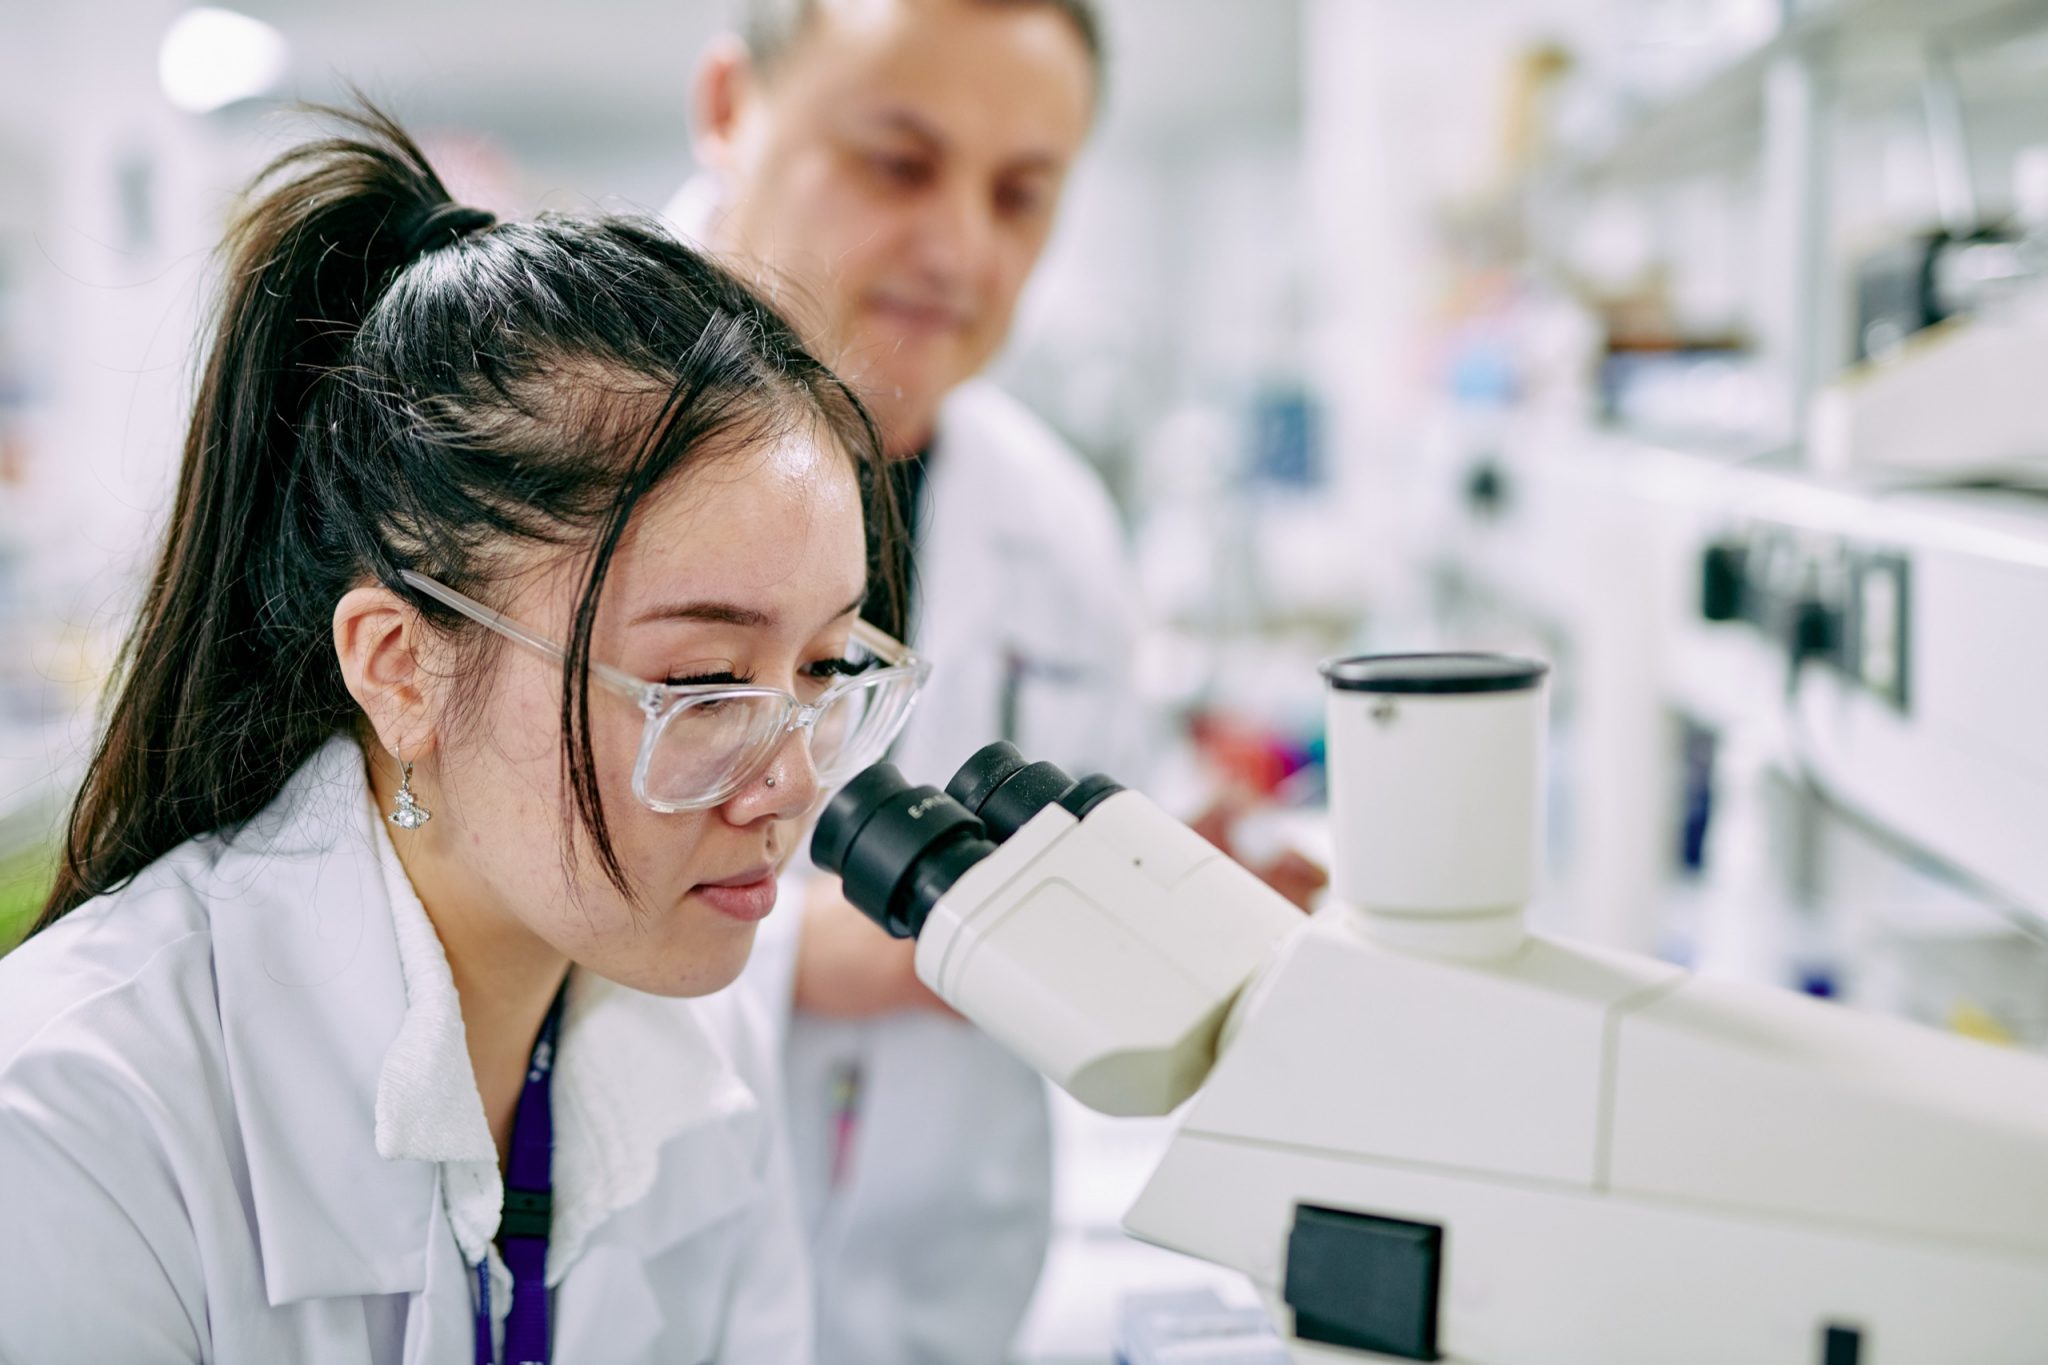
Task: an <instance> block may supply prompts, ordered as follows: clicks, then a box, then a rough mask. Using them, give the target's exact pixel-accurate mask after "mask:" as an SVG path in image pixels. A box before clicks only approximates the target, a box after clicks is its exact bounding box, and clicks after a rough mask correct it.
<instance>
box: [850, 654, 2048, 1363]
mask: <svg viewBox="0 0 2048 1365" xmlns="http://www.w3.org/2000/svg"><path fill="white" fill-rule="evenodd" d="M1544 672H1545V670H1544V669H1543V667H1542V666H1541V665H1533V664H1528V663H1525V662H1522V661H1516V660H1505V659H1500V658H1495V657H1490V656H1455V655H1453V656H1414V657H1406V658H1402V657H1391V658H1380V659H1371V658H1367V659H1355V660H1347V661H1342V662H1339V663H1336V664H1332V665H1330V666H1329V667H1328V668H1327V669H1326V675H1327V677H1328V678H1329V681H1330V686H1331V691H1330V727H1329V732H1330V755H1331V759H1330V772H1331V816H1332V819H1333V821H1334V822H1335V830H1336V833H1337V836H1338V837H1337V860H1336V862H1337V865H1336V869H1335V874H1336V875H1335V881H1334V885H1333V888H1332V891H1333V894H1332V896H1331V901H1330V903H1329V904H1328V905H1326V907H1325V908H1324V910H1322V911H1321V912H1319V913H1318V914H1317V915H1316V916H1314V917H1313V918H1309V919H1304V918H1303V917H1302V916H1301V915H1300V914H1299V913H1297V912H1296V911H1295V910H1294V909H1293V907H1292V906H1290V905H1288V904H1287V903H1286V902H1285V901H1284V900H1282V899H1281V898H1280V897H1279V896H1278V895H1276V894H1275V893H1273V892H1272V891H1270V890H1269V889H1268V888H1266V887H1265V886H1263V885H1262V884H1260V883H1259V882H1258V881H1257V879H1256V878H1254V877H1252V876H1251V874H1249V873H1248V872H1246V871H1245V870H1244V869H1243V868H1241V867H1239V866H1238V865H1237V864H1235V863H1233V862H1232V861H1230V860H1229V859H1228V858H1226V857H1224V856H1222V855H1221V854H1220V853H1218V852H1217V851H1216V850H1215V849H1214V848H1213V847H1211V846H1210V845H1209V844H1208V843H1206V842H1205V841H1204V840H1202V839H1201V838H1200V837H1199V836H1197V835H1195V834H1194V833H1193V832H1192V831H1190V830H1188V829H1187V828H1186V827H1185V826H1183V825H1181V824H1180V823H1179V822H1177V821H1175V820H1173V819H1171V818H1170V817H1168V816H1166V815H1165V814H1164V813H1163V812H1161V811H1160V810H1159V809H1158V808H1157V807H1156V806H1154V805H1153V804H1152V803H1151V802H1150V801H1148V800H1147V799H1146V798H1145V797H1143V796H1142V795H1140V794H1138V793H1136V792H1128V791H1122V790H1120V789H1117V788H1116V787H1115V786H1114V785H1113V784H1111V783H1108V782H1107V781H1106V780H1103V779H1091V780H1090V781H1089V782H1084V783H1081V784H1073V783H1071V782H1069V781H1067V780H1066V779H1065V778H1064V775H1063V774H1059V773H1058V771H1057V770H1056V769H1051V768H1049V767H1048V765H1036V766H1035V767H1029V768H1026V767H1023V766H1022V765H1021V763H1020V762H1018V761H1017V760H1016V759H1015V756H1014V754H1011V755H1010V756H1009V758H1008V759H1007V760H1005V759H1004V758H1003V756H1002V755H1001V754H997V753H996V751H995V750H993V749H992V750H984V751H983V753H982V754H981V755H977V757H976V761H975V763H971V764H970V765H969V766H968V768H966V769H963V770H962V773H961V775H960V777H959V778H957V779H956V780H955V782H954V784H953V787H952V788H950V789H949V790H950V791H953V792H955V793H956V794H958V795H960V796H961V797H962V798H963V799H964V800H965V801H966V803H967V805H968V806H970V807H972V808H974V809H975V810H976V812H977V813H978V814H979V816H980V817H981V821H983V822H985V825H984V823H981V822H977V821H976V820H974V819H970V818H968V814H967V812H966V811H964V810H962V808H961V807H960V806H959V805H956V804H954V803H953V802H951V801H950V800H949V799H948V798H947V797H944V796H940V795H938V794H937V793H933V792H931V791H930V790H929V789H907V788H906V787H905V784H903V783H902V780H901V779H900V777H896V776H895V774H894V770H893V769H887V768H886V767H882V768H878V769H873V770H870V773H869V774H866V775H864V776H863V778H862V779H858V780H857V781H856V783H855V784H854V785H853V786H851V787H849V788H848V789H847V790H846V792H845V793H842V795H841V797H840V798H838V799H837V800H835V802H834V805H833V809H832V810H831V811H829V812H828V813H827V816H826V818H825V821H824V822H823V823H822V824H821V826H820V833H819V839H818V841H817V843H816V844H814V854H815V855H816V856H818V858H819V861H820V863H821V864H822V865H825V866H828V867H832V868H834V869H835V870H838V869H840V868H841V867H842V865H843V868H844V871H845V875H846V885H847V890H848V894H849V895H850V896H851V897H852V899H853V900H854V901H855V903H856V904H859V905H861V906H862V907H863V908H864V909H867V910H868V911H869V913H871V914H873V915H875V917H876V918H877V919H880V920H883V921H884V922H885V923H886V924H889V925H890V927H891V928H892V931H894V932H899V933H901V932H915V933H916V934H917V937H918V945H917V970H918V975H919V976H920V977H921V978H923V980H924V981H925V982H926V983H927V984H928V985H930V986H931V988H932V989H933V990H934V991H936V992H937V993H938V994H939V995H940V996H941V997H942V998H944V999H945V1000H946V1001H947V1002H948V1003H949V1004H951V1005H952V1006H953V1007H954V1008H956V1009H958V1010H959V1011H960V1012H961V1013H962V1014H964V1015H966V1016H967V1017H968V1018H970V1019H972V1020H974V1021H975V1022H976V1023H978V1024H980V1025H981V1026H982V1027H983V1028H985V1029H987V1030H988V1031H989V1032H990V1033H992V1034H994V1035H995V1036H996V1037H997V1038H998V1039H999V1040H1001V1041H1002V1042H1003V1043H1005V1044H1006V1045H1007V1046H1009V1047H1010V1048H1011V1049H1013V1050H1014V1051H1015V1052H1017V1053H1018V1054H1019V1055H1020V1056H1022V1057H1023V1058H1025V1059H1026V1060H1028V1061H1029V1062H1031V1063H1032V1064H1033V1065H1034V1066H1036V1067H1038V1068H1039V1069H1040V1070H1041V1071H1043V1072H1044V1073H1045V1074H1046V1075H1047V1076H1048V1077H1050V1078H1051V1079H1052V1080H1053V1081H1055V1082H1056V1083H1058V1084H1059V1085H1061V1086H1062V1087H1063V1088H1065V1089H1066V1090H1067V1091H1069V1092H1070V1093H1071V1094H1073V1095H1074V1096H1075V1097H1076V1098H1077V1099H1079V1100H1081V1101H1082V1102H1083V1103H1086V1104H1089V1105H1091V1106H1092V1107H1094V1108H1097V1109H1100V1110H1103V1111H1104V1112H1107V1113H1112V1114H1161V1113H1165V1112H1167V1111H1169V1110H1171V1109H1173V1108H1175V1107H1177V1106H1179V1105H1180V1104H1181V1103H1183V1102H1184V1101H1187V1100H1189V1098H1190V1096H1192V1102H1191V1103H1189V1104H1188V1106H1187V1108H1186V1110H1185V1113H1184V1115H1183V1117H1182V1120H1181V1125H1180V1128H1179V1130H1178V1132H1177V1134H1176V1136H1175V1138H1174V1140H1173V1142H1172V1144H1171V1146H1170V1147H1169V1148H1168V1150H1167V1153H1166V1156H1165V1158H1164V1159H1163V1160H1162V1162H1161V1163H1160V1165H1159V1168H1158V1170H1157V1171H1156V1172H1155V1173H1154V1175H1153V1177H1152V1179H1151V1181H1150V1183H1149V1184H1148V1185H1147V1187H1146V1188H1145V1190H1144V1192H1143V1194H1141V1195H1140V1197H1139V1199H1138V1201H1137V1203H1136V1204H1135V1205H1134V1206H1133V1207H1132V1209H1131V1210H1130V1212H1129V1214H1128V1215H1127V1217H1126V1220H1125V1223H1126V1227H1127V1228H1128V1229H1129V1230H1130V1232H1131V1233H1132V1234H1133V1235H1135V1236H1137V1237H1140V1238H1143V1239H1144V1240H1146V1241H1150V1242H1155V1243H1157V1244H1159V1245H1161V1246H1165V1247H1170V1248H1172V1249H1174V1250H1177V1251H1182V1252H1186V1253H1189V1254H1191V1255H1195V1256H1199V1257H1202V1258H1204V1259H1207V1260H1211V1261H1214V1262H1217V1263H1219V1264H1223V1265H1228V1266H1232V1267H1235V1268H1236V1269H1238V1270H1241V1271H1243V1272H1244V1273H1245V1274H1246V1275H1247V1276H1249V1277H1250V1279H1251V1280H1252V1281H1253V1283H1254V1284H1255V1285H1257V1287H1258V1289H1259V1291H1260V1293H1261V1294H1262V1295H1263V1296H1264V1297H1265V1299H1266V1300H1267V1303H1268V1306H1269V1307H1270V1308H1271V1309H1272V1311H1273V1313H1274V1317H1275V1321H1276V1322H1277V1323H1279V1324H1280V1326H1281V1327H1282V1329H1283V1331H1286V1332H1288V1333H1289V1335H1290V1341H1291V1342H1292V1343H1293V1346H1292V1349H1293V1350H1294V1351H1295V1353H1296V1356H1297V1359H1299V1360H1302V1361H1304V1362H1310V1361H1318V1362H1320V1361H1329V1362H1337V1361H1356V1360H1365V1359H1412V1360H1447V1361H1452V1362H1463V1363H1465V1365H1692V1363H1693V1362H1697V1363H1698V1365H2001V1363H2004V1362H2010V1363H2011V1365H2021V1363H2022V1362H2025V1363H2026V1365H2039V1362H2043V1361H2048V1062H2044V1061H2043V1060H2042V1059H2040V1058H2037V1057H2033V1056H2030V1055H2024V1054H2017V1053H2008V1052H2003V1051H1999V1050H1997V1049H1995V1048H1992V1047H1989V1046H1986V1045H1984V1044H1981V1043H1976V1042H1971V1041H1966V1040H1962V1039H1957V1038H1951V1037H1948V1036H1945V1035H1941V1034H1937V1033H1935V1032H1932V1031H1930V1030H1926V1029H1922V1028H1919V1027H1917V1026H1914V1025H1911V1024H1906V1023H1903V1022H1898V1021H1894V1020H1889V1019H1883V1018H1878V1017H1873V1016H1867V1015H1862V1014H1857V1013H1853V1012H1851V1011H1849V1010H1847V1009H1844V1008H1842V1007H1840V1006H1837V1005H1831V1004H1827V1003H1824V1002H1820V1001H1815V1000H1811V999H1807V998H1805V997H1801V996H1797V995H1794V994H1791V993H1789V992H1785V991H1776V990H1770V989H1765V988H1756V987H1745V986H1740V985H1735V984H1730V983H1726V982H1718V981H1710V980H1702V979H1700V978H1698V977H1695V976H1692V975H1690V974H1688V973H1686V972H1683V971H1681V970H1679V969H1677V968H1675V967H1672V966H1670V965H1668V964H1665V963H1661V962H1658V961H1655V960H1652V959H1648V958H1642V957H1636V956H1631V955H1628V954H1623V953H1616V952H1608V951H1603V950H1600V949H1596V948H1590V947H1585V946H1580V945H1574V944H1570V943H1565V942H1561V941H1556V940H1551V939H1546V938H1543V937H1540V936H1537V935H1532V934H1528V933H1526V932H1525V930H1524V928H1523V925H1522V907H1523V905H1524V904H1525V903H1526V901H1527V900H1528V899H1529V896H1530V894H1531V892H1532V890H1533V885H1534V879H1535V875H1536V867H1537V862H1538V859H1537V852H1536V841H1537V829H1538V826H1539V816H1540V800H1539V795H1538V793H1539V783H1540V778H1541V771H1542V733H1543V719H1544V716H1543V707H1544V690H1543V684H1544ZM1005 752H1007V750H1005ZM992 755H993V757H992ZM977 765H980V767H979V768H978V769H977ZM991 765H993V766H991ZM870 779H874V780H872V781H871V780H870ZM892 782H893V785H892ZM878 812H879V813H880V815H881V816H882V817H883V818H873V817H875V816H877V813H878ZM942 826H943V828H941V827H942ZM934 831H937V832H936V833H934ZM990 835H993V836H994V839H991V838H990V837H989V836H990ZM920 840H922V841H923V842H920ZM995 840H1000V843H997V842H995Z"/></svg>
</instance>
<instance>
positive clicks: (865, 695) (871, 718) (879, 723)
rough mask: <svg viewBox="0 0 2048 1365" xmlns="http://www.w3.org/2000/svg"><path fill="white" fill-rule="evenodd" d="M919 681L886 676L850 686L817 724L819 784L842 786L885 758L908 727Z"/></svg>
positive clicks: (814, 745) (814, 753) (814, 744)
mask: <svg viewBox="0 0 2048 1365" xmlns="http://www.w3.org/2000/svg"><path fill="white" fill-rule="evenodd" d="M916 695H917V685H916V680H915V679H914V678H911V677H909V676H906V675H902V674H884V675H882V676H880V677H876V678H873V679H869V680H867V681H865V682H864V683H862V684H861V685H860V686H857V687H849V688H848V689H846V690H845V691H844V692H842V693H840V694H839V695H838V697H837V698H835V699H834V700H833V702H832V704H831V705H830V706H828V707H826V708H825V709H824V710H823V711H822V712H820V713H819V715H818V718H817V719H816V720H815V721H814V722H812V725H811V762H812V764H813V765H814V766H815V767H816V768H817V770H818V780H819V781H820V782H821V783H823V784H824V785H825V786H828V787H831V786H837V785H838V784H839V783H841V782H844V781H846V780H847V779H848V778H850V777H852V776H853V775H854V774H855V773H857V772H859V771H860V770H861V769H862V768H865V767H867V766H868V765H869V764H870V763H873V762H875V761H876V760H878V759H880V758H881V757H882V755H883V754H884V753H885V752H886V751H887V750H888V748H889V745H890V744H891V743H892V742H893V741H894V740H895V738H896V734H897V732H898V731H899V730H901V729H902V728H903V721H904V719H905V718H906V717H907V716H908V715H909V712H910V702H911V699H912V698H913V697H915V696H916Z"/></svg>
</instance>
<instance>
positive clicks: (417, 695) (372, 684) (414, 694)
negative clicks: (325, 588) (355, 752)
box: [334, 587, 438, 762]
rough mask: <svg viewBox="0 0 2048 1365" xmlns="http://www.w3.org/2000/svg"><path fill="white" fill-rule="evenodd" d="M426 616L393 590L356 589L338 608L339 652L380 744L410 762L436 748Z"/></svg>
mask: <svg viewBox="0 0 2048 1365" xmlns="http://www.w3.org/2000/svg"><path fill="white" fill-rule="evenodd" d="M425 639H426V632H425V628H424V623H423V622H422V621H421V620H420V614H419V612H418V611H416V610H415V609H414V608H413V607H412V606H411V605H410V604H408V603H407V602H406V601H405V600H404V599H403V598H401V597H399V596H398V594H397V593H394V592H392V591H391V590H390V589H389V588H381V587H371V588H351V589H350V590H349V591H348V592H346V593H344V594H342V598H341V601H339V602H337V603H335V605H334V653H335V657H336V658H337V659H338V660H339V661H340V663H341V677H342V681H343V682H344V683H345V684H346V685H347V687H348V694H349V695H350V696H351V697H354V698H355V699H356V705H358V706H360V707H362V708H363V714H364V715H365V716H367V717H368V718H369V721H370V726H371V728H372V729H374V730H375V731H376V732H377V743H378V744H379V745H380V746H382V747H383V748H384V749H385V750H386V751H387V752H389V753H393V754H399V755H402V756H403V757H404V758H405V759H406V760H407V761H408V762H413V761H417V760H418V758H419V757H420V755H422V754H424V753H425V752H427V751H428V750H429V749H431V748H432V747H433V743H434V738H435V736H434V726H433V717H434V716H435V714H437V711H436V708H435V706H434V703H435V702H436V701H437V700H438V698H437V697H436V696H435V695H433V691H434V689H433V688H432V686H431V684H432V683H433V681H434V678H433V676H432V674H431V673H430V672H429V671H428V670H427V669H425V668H423V667H421V660H420V658H419V649H420V647H421V646H422V645H423V644H424V643H425Z"/></svg>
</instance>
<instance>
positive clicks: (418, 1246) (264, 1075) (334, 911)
mask: <svg viewBox="0 0 2048 1365" xmlns="http://www.w3.org/2000/svg"><path fill="white" fill-rule="evenodd" d="M368 791H369V783H368V777H367V774H366V772H365V770H364V764H363V756H362V751H361V749H360V748H358V747H357V745H356V744H355V742H354V741H353V740H352V739H349V738H347V737H341V736H338V737H336V738H334V739H331V740H329V741H328V742H327V743H326V744H325V745H324V746H322V748H321V749H320V750H319V751H318V752H317V753H315V754H314V756H313V757H312V758H310V759H309V760H307V762H306V763H305V764H304V765H303V766H302V767H301V768H300V769H299V771H298V772H297V773H295V774H294V775H293V776H292V778H291V780H290V781H289V782H287V783H286V785H285V788H284V790H283V791H282V792H281V793H280V794H279V795H278V797H277V799H276V800H274V801H272V802H271V804H270V805H269V806H268V807H266V808H265V809H264V810H263V811H262V812H261V813H260V814H259V815H257V816H256V818H255V819H254V820H251V821H250V822H249V823H248V824H247V825H246V826H244V827H243V828H242V829H241V830H240V831H238V832H236V833H235V834H234V835H232V836H223V837H222V847H221V852H220V855H219V857H218V859H217V861H216V863H215V865H214V870H213V881H214V886H213V887H212V888H211V895H210V897H209V899H210V900H211V901H212V902H213V905H212V924H213V952H214V970H215V973H216V978H217V980H216V985H217V990H218V992H219V1002H220V1018H221V1033H222V1036H223V1039H224V1040H225V1045H226V1052H227V1066H228V1079H229V1083H230V1085H231V1086H232V1088H233V1091H234V1096H235V1118H236V1122H237V1125H238V1128H239V1133H240V1138H241V1143H242V1149H243V1159H244V1160H245V1162H246V1163H247V1167H248V1172H249V1189H248V1193H247V1198H248V1200H249V1203H250V1206H251V1213H252V1214H253V1216H254V1218H255V1221H256V1230H257V1238H258V1241H259V1243H260V1244H261V1247H262V1254H263V1287H264V1293H265V1296H266V1297H267V1298H268V1300H269V1302H270V1303H271V1305H272V1306H273V1307H276V1306H280V1305H283V1304H287V1303H292V1302H295V1301H297V1300H300V1299H308V1298H325V1297H333V1296H342V1295H369V1294H400V1293H412V1292H415V1291H417V1290H418V1289H419V1288H420V1287H421V1286H422V1285H423V1284H424V1283H425V1279H426V1246H427V1235H428V1230H429V1228H430V1226H431V1223H432V1218H433V1211H434V1200H435V1172H434V1168H433V1166H431V1165H429V1164H427V1163H424V1162H415V1161H387V1160H385V1159H384V1158H383V1157H381V1156H380V1155H378V1152H377V1144H376V1133H375V1128H374V1122H373V1115H374V1113H375V1099H376V1093H377V1077H378V1074H379V1072H380V1070H381V1069H382V1066H383V1061H384V1054H385V1051H386V1049H387V1048H389V1047H390V1045H391V1042H392V1040H393V1038H394V1037H395V1036H396V1035H397V1033H398V1030H399V1024H400V1021H401V1020H402V1019H403V1018H404V1016H405V984H404V979H403V975H402V973H401V970H400V967H399V961H398V946H397V942H396V938H395V935H394V933H393V929H392V920H391V913H390V908H389V906H388V904H387V902H386V899H385V893H384V888H383V886H382V884H381V878H380V876H379V873H378V865H377V859H376V858H375V857H374V856H373V855H372V854H371V849H372V847H373V845H372V844H371V842H370V841H371V840H372V839H373V838H375V837H377V834H378V832H377V831H376V830H375V829H374V828H372V827H371V824H370V821H371V820H372V818H373V813H372V810H371V807H370V804H369V796H368Z"/></svg>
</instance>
